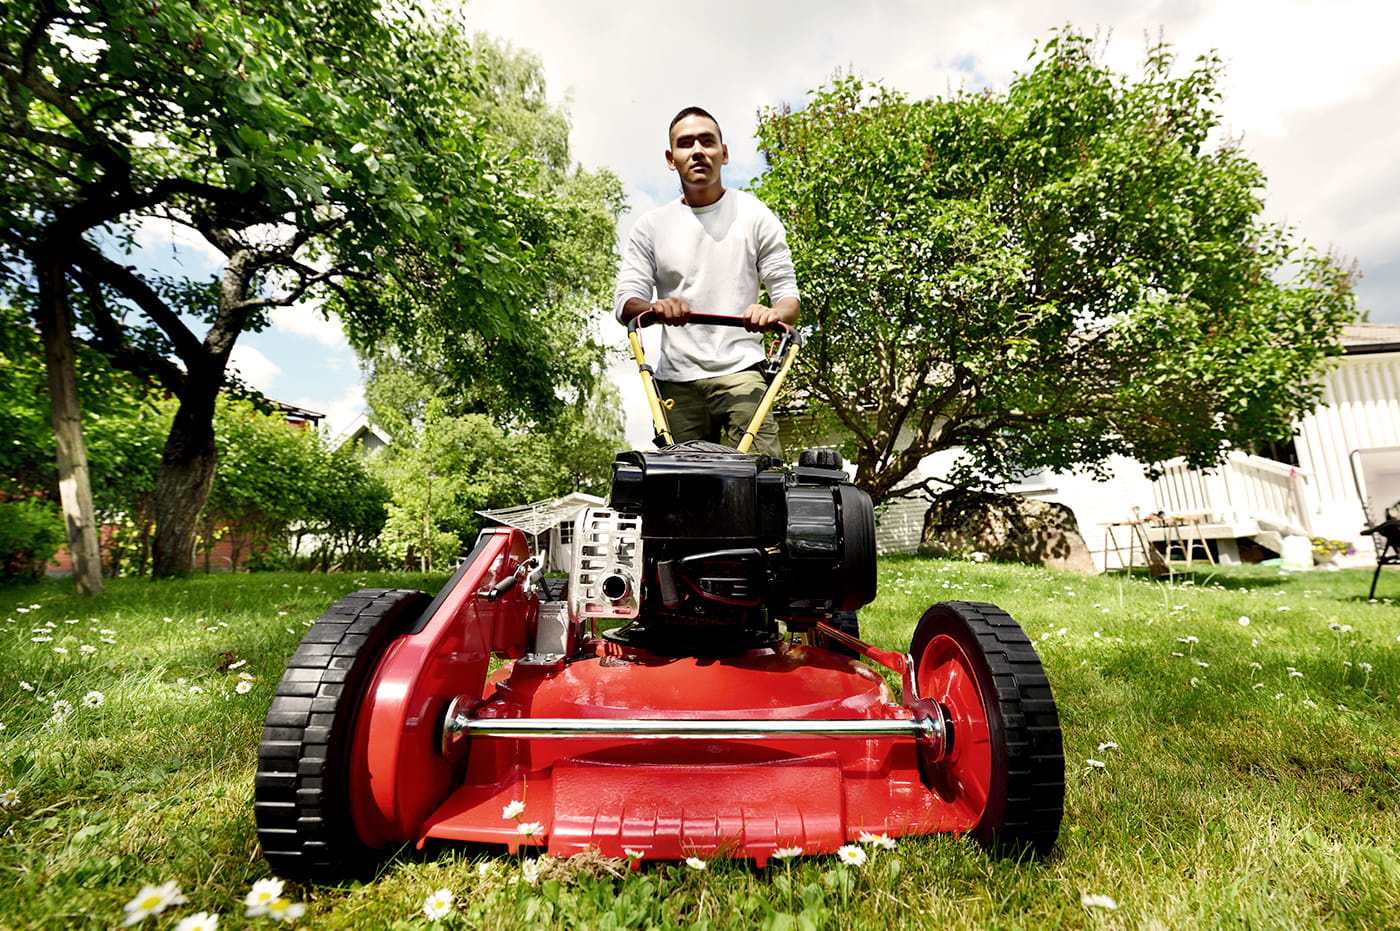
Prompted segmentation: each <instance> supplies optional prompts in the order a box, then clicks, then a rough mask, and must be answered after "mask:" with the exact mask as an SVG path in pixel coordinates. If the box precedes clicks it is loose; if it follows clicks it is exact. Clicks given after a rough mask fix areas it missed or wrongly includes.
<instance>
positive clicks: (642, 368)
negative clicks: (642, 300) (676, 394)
mask: <svg viewBox="0 0 1400 931" xmlns="http://www.w3.org/2000/svg"><path fill="white" fill-rule="evenodd" d="M627 338H628V339H629V340H630V341H631V342H632V358H634V359H636V360H637V371H638V372H640V373H641V375H642V389H643V391H644V392H645V393H646V396H647V405H648V406H649V407H650V408H651V424H652V426H653V427H654V428H655V429H656V435H657V436H658V437H660V438H661V440H662V442H664V443H665V444H666V445H667V446H672V445H674V444H675V440H673V439H672V438H671V425H670V424H668V423H667V422H666V408H665V406H664V405H663V404H662V403H661V395H660V393H659V392H658V391H657V390H656V379H654V378H652V375H651V366H649V365H647V360H646V355H645V354H644V353H643V352H642V334H641V333H640V332H639V331H638V330H637V329H636V328H635V327H631V328H629V329H628V330H627Z"/></svg>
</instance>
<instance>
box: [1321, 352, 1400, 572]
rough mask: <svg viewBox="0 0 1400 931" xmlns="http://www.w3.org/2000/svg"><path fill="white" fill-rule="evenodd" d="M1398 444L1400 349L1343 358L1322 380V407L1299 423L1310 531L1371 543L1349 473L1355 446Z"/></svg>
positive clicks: (1326, 535)
mask: <svg viewBox="0 0 1400 931" xmlns="http://www.w3.org/2000/svg"><path fill="white" fill-rule="evenodd" d="M1376 446H1400V353H1395V352H1383V353H1374V354H1370V355H1351V356H1344V357H1343V358H1342V359H1341V360H1339V363H1338V365H1337V367H1336V368H1334V369H1333V370H1332V371H1331V372H1330V373H1329V374H1328V375H1327V376H1326V377H1325V378H1324V380H1323V406H1322V407H1319V408H1318V410H1317V411H1315V412H1313V413H1311V414H1309V415H1308V416H1306V417H1304V418H1303V419H1302V420H1301V422H1300V423H1299V428H1298V438H1297V448H1298V463H1299V465H1300V466H1301V467H1302V468H1304V469H1306V470H1307V471H1309V472H1310V473H1312V476H1313V478H1312V488H1311V493H1312V500H1313V502H1314V505H1313V506H1314V508H1315V511H1316V513H1315V515H1314V518H1313V532H1314V533H1316V534H1318V535H1319V536H1325V537H1328V538H1329V539H1334V540H1349V541H1352V542H1353V543H1355V544H1357V546H1358V548H1367V549H1369V547H1370V539H1369V538H1367V537H1362V536H1361V535H1360V534H1359V532H1358V531H1360V530H1361V523H1362V514H1361V500H1360V498H1359V497H1357V494H1356V483H1355V481H1354V479H1353V478H1352V474H1351V462H1350V460H1349V458H1348V457H1349V456H1350V455H1351V451H1352V450H1353V449H1368V448H1371V447H1376Z"/></svg>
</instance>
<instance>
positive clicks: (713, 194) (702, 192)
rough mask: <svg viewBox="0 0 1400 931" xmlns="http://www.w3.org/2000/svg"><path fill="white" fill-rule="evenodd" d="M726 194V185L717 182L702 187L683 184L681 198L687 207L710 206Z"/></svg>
mask: <svg viewBox="0 0 1400 931" xmlns="http://www.w3.org/2000/svg"><path fill="white" fill-rule="evenodd" d="M723 196H724V185H723V184H720V183H718V182H716V183H715V184H710V185H706V186H705V187H702V188H688V187H686V186H685V185H681V200H682V202H684V203H685V205H686V206H687V207H708V206H710V205H711V204H713V203H715V202H716V201H718V200H719V199H720V198H721V197H723Z"/></svg>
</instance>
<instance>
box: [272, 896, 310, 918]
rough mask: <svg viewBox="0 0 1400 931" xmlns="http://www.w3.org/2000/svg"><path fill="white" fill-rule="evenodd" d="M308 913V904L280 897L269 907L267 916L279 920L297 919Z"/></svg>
mask: <svg viewBox="0 0 1400 931" xmlns="http://www.w3.org/2000/svg"><path fill="white" fill-rule="evenodd" d="M305 914H306V906H305V905H303V904H301V903H300V902H293V901H291V900H290V899H278V900H277V901H275V902H273V903H272V904H271V905H269V906H268V907H267V917H269V918H274V919H276V920H277V921H296V920H297V919H298V918H300V917H301V916H302V915H305Z"/></svg>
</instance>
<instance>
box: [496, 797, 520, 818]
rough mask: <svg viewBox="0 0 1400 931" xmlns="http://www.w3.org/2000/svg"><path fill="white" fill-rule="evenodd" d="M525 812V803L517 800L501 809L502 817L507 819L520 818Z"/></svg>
mask: <svg viewBox="0 0 1400 931" xmlns="http://www.w3.org/2000/svg"><path fill="white" fill-rule="evenodd" d="M524 812H525V803H524V802H522V801H520V799H516V800H515V801H513V802H511V803H510V804H509V805H506V806H504V807H503V808H502V809H501V817H502V818H505V819H510V818H519V817H520V816H521V815H522V814H523V813H524Z"/></svg>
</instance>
